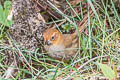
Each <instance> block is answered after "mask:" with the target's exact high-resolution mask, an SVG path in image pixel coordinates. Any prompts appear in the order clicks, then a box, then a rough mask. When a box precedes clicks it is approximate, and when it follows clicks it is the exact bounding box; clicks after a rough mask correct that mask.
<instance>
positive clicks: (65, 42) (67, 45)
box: [43, 28, 79, 60]
mask: <svg viewBox="0 0 120 80" xmlns="http://www.w3.org/2000/svg"><path fill="white" fill-rule="evenodd" d="M43 37H44V42H45V49H46V51H47V52H48V55H49V56H51V57H53V58H56V59H65V60H69V59H70V58H72V57H73V56H74V55H75V53H76V51H77V48H78V44H79V43H78V42H79V41H78V35H77V34H76V33H74V34H61V33H60V32H59V31H58V30H57V29H55V28H50V29H47V30H46V31H45V32H44V34H43Z"/></svg>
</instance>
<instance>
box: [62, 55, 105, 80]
mask: <svg viewBox="0 0 120 80" xmlns="http://www.w3.org/2000/svg"><path fill="white" fill-rule="evenodd" d="M102 57H107V55H105V56H98V57H95V58H92V59H90V60H89V61H87V62H85V63H84V64H83V65H81V66H80V67H79V68H78V69H77V71H79V70H80V69H82V68H83V67H84V66H85V65H87V64H88V63H90V62H91V61H94V60H96V59H98V58H102ZM77 71H74V72H72V73H71V74H69V75H68V76H67V77H66V78H64V79H63V80H67V79H69V78H70V77H71V76H72V75H74V74H75V73H76V72H77Z"/></svg>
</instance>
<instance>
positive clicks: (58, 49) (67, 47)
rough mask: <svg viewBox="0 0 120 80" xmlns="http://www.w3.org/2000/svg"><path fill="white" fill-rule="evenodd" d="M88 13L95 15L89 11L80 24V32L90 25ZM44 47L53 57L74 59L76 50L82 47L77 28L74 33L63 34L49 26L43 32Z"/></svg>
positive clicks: (67, 59)
mask: <svg viewBox="0 0 120 80" xmlns="http://www.w3.org/2000/svg"><path fill="white" fill-rule="evenodd" d="M88 14H89V15H90V16H91V17H93V16H94V14H93V12H92V10H90V11H88V13H87V14H86V15H85V17H84V18H83V20H82V21H81V22H80V24H79V25H78V30H79V32H80V33H82V31H83V30H84V29H85V28H86V27H87V26H88V20H87V19H88ZM43 38H44V44H45V45H44V48H45V50H46V51H47V53H48V55H49V56H50V57H52V58H55V59H59V60H64V61H65V60H66V61H69V60H70V59H72V58H73V57H74V56H75V55H76V52H77V51H78V50H79V49H78V48H79V47H81V46H79V45H80V41H79V36H78V31H77V30H76V31H75V32H74V33H72V34H62V33H61V32H60V31H58V30H57V29H56V28H48V29H46V30H45V31H44V33H43Z"/></svg>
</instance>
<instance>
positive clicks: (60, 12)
mask: <svg viewBox="0 0 120 80" xmlns="http://www.w3.org/2000/svg"><path fill="white" fill-rule="evenodd" d="M47 2H48V3H49V4H50V6H52V7H53V8H54V9H56V10H57V11H58V13H59V14H61V15H62V16H63V17H64V18H65V19H66V20H68V21H69V22H70V23H71V24H73V25H74V26H76V25H75V23H73V22H72V21H71V20H70V19H69V18H68V17H66V16H65V15H64V13H63V12H62V11H60V10H59V9H58V8H57V7H55V6H54V5H53V4H52V3H51V2H50V1H49V0H47Z"/></svg>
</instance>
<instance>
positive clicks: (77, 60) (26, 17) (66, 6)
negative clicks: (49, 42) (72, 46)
mask: <svg viewBox="0 0 120 80" xmlns="http://www.w3.org/2000/svg"><path fill="white" fill-rule="evenodd" d="M91 13H92V15H91ZM86 22H87V23H86ZM84 23H86V24H87V25H86V24H84ZM75 25H76V27H75ZM51 27H57V29H59V30H60V31H61V32H62V33H63V34H71V33H73V32H74V30H77V29H78V28H77V27H81V31H82V33H81V34H80V33H78V35H79V37H80V43H81V44H80V45H81V47H80V48H79V51H78V52H77V53H76V56H74V58H73V60H71V61H70V62H69V63H65V62H63V61H59V60H56V59H53V58H51V57H49V56H48V55H47V54H46V53H45V52H44V47H43V46H44V44H43V43H42V41H43V39H42V33H43V32H44V30H45V29H46V28H51ZM119 53H120V0H50V1H49V0H12V1H11V0H9V1H7V0H1V1H0V80H8V79H9V80H31V79H32V80H119V79H120V73H119V72H120V54H119Z"/></svg>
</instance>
